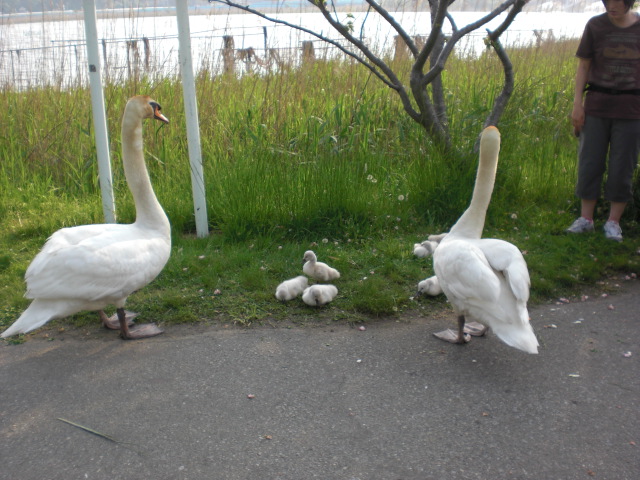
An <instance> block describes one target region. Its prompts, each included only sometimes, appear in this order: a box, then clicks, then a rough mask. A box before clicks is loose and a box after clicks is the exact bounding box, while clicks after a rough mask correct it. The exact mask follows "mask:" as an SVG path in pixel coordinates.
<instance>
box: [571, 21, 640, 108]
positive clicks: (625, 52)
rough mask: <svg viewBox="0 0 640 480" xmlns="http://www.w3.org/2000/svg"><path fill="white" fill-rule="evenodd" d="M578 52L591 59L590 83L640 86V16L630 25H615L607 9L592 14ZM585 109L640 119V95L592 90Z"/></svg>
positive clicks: (619, 87) (627, 87) (625, 87)
mask: <svg viewBox="0 0 640 480" xmlns="http://www.w3.org/2000/svg"><path fill="white" fill-rule="evenodd" d="M576 56H577V57H579V58H585V59H590V60H591V67H590V69H589V76H588V79H587V82H588V83H589V84H594V85H597V86H599V87H604V88H609V89H614V90H617V91H620V90H636V89H640V16H639V17H638V21H636V22H635V23H634V24H633V25H631V26H629V27H627V28H620V27H617V26H615V25H614V24H613V23H612V22H611V20H609V17H608V16H607V14H606V13H604V14H602V15H598V16H596V17H593V18H591V19H590V20H589V21H588V22H587V26H586V27H585V29H584V33H583V34H582V39H581V40H580V45H579V46H578V51H577V52H576ZM585 113H586V114H587V115H592V116H596V117H605V118H625V119H640V95H631V94H618V95H612V94H609V93H602V92H593V91H588V92H587V97H586V99H585Z"/></svg>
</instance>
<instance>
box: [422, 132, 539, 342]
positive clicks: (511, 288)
mask: <svg viewBox="0 0 640 480" xmlns="http://www.w3.org/2000/svg"><path fill="white" fill-rule="evenodd" d="M499 151H500V132H499V131H498V129H497V128H495V127H487V128H486V129H485V130H484V131H483V133H482V138H481V140H480V162H479V164H478V172H477V176H476V184H475V187H474V190H473V196H472V199H471V203H470V205H469V207H468V208H467V210H465V212H464V213H463V214H462V216H461V217H460V219H459V220H458V221H457V222H456V224H455V225H454V226H453V227H452V228H451V231H450V232H449V233H448V234H447V235H446V236H445V237H444V238H443V239H442V241H441V242H440V244H439V245H438V248H436V250H435V252H434V254H433V266H434V269H435V272H436V276H437V277H438V281H439V282H440V286H441V288H442V290H443V291H444V293H445V295H446V296H447V299H448V300H449V302H451V304H452V305H453V307H454V309H455V311H456V313H457V314H458V332H457V335H456V334H454V332H452V331H451V330H447V331H445V332H441V333H439V334H436V336H437V337H438V338H442V339H444V340H447V341H451V342H454V343H464V342H466V341H468V340H467V337H466V336H465V334H464V326H465V317H470V318H473V319H474V320H477V321H478V322H480V323H481V324H483V325H486V326H488V327H489V328H491V330H493V332H494V333H495V334H496V335H497V336H498V338H500V339H501V340H502V341H503V342H505V343H506V344H507V345H510V346H512V347H514V348H517V349H520V350H523V351H525V352H528V353H538V341H537V339H536V336H535V334H534V333H533V329H532V328H531V324H530V323H529V313H528V311H527V301H528V300H529V286H530V280H529V271H528V270H527V264H526V263H525V261H524V258H523V257H522V254H521V253H520V250H518V248H517V247H515V246H514V245H512V244H510V243H508V242H505V241H503V240H497V239H481V238H480V236H481V235H482V230H483V228H484V221H485V216H486V212H487V208H488V206H489V202H490V200H491V194H492V192H493V185H494V182H495V175H496V168H497V165H498V154H499Z"/></svg>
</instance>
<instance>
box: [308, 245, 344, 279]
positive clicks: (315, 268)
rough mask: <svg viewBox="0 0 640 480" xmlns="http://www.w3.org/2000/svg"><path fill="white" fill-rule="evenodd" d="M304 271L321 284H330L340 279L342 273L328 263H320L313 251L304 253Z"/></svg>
mask: <svg viewBox="0 0 640 480" xmlns="http://www.w3.org/2000/svg"><path fill="white" fill-rule="evenodd" d="M302 261H303V262H304V265H303V266H302V271H303V272H304V273H305V274H307V275H309V276H310V277H312V278H314V279H316V280H318V281H319V282H329V281H331V280H336V279H337V278H340V272H338V270H336V269H335V268H331V267H330V266H329V265H327V264H326V263H322V262H318V259H317V257H316V254H315V253H313V251H312V250H307V251H306V252H304V257H303V258H302Z"/></svg>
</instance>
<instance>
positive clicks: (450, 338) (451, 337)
mask: <svg viewBox="0 0 640 480" xmlns="http://www.w3.org/2000/svg"><path fill="white" fill-rule="evenodd" d="M433 336H434V337H436V338H439V339H440V340H444V341H445V342H449V343H457V344H459V345H462V344H465V343H467V342H468V341H469V340H471V337H470V336H469V334H467V333H463V334H462V338H460V335H458V333H457V332H454V331H453V330H451V329H450V328H448V329H446V330H443V331H442V332H438V333H434V334H433Z"/></svg>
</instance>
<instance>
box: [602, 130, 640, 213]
mask: <svg viewBox="0 0 640 480" xmlns="http://www.w3.org/2000/svg"><path fill="white" fill-rule="evenodd" d="M639 155H640V120H613V122H612V126H611V148H610V151H609V168H608V174H607V182H606V184H605V190H604V198H605V199H606V200H609V201H610V202H611V212H610V214H609V220H610V221H614V222H617V223H619V222H620V218H621V217H622V213H623V212H624V209H625V207H626V205H627V202H628V201H629V200H631V198H632V195H633V194H632V179H633V172H634V170H635V168H636V166H637V164H638V156H639Z"/></svg>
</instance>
